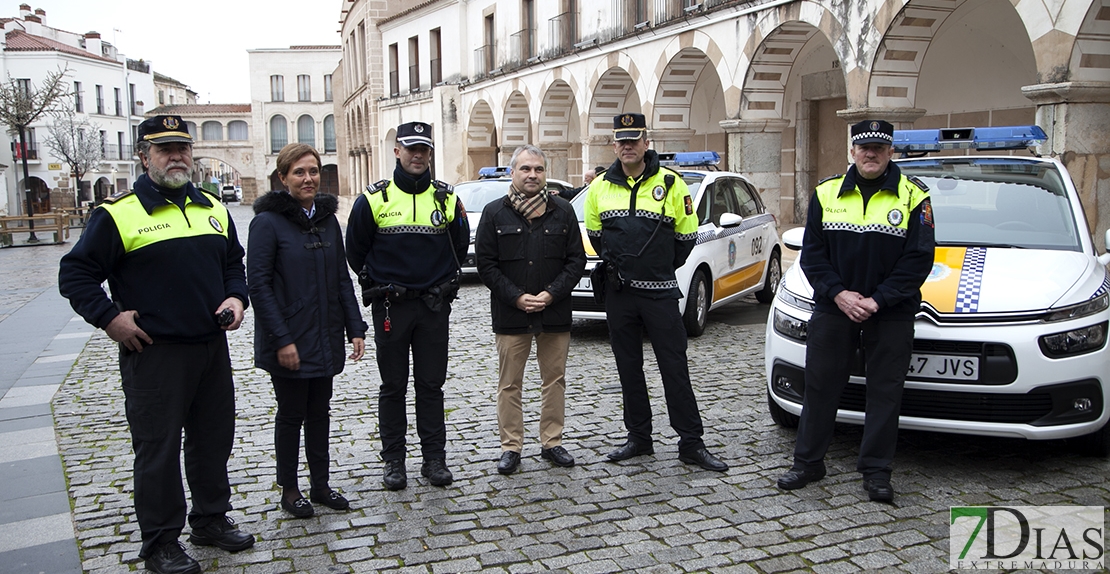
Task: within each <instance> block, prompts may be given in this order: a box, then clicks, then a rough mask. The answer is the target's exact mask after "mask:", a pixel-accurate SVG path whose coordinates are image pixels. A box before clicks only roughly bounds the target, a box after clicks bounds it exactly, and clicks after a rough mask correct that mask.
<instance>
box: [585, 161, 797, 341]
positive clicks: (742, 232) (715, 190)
mask: <svg viewBox="0 0 1110 574" xmlns="http://www.w3.org/2000/svg"><path fill="white" fill-rule="evenodd" d="M719 163H720V155H718V154H717V152H715V151H701V152H682V153H674V154H669V153H661V154H659V164H660V165H663V166H667V167H669V168H671V169H674V170H675V171H677V172H678V173H679V175H680V176H682V181H684V182H686V186H687V187H688V188H689V189H690V197H691V199H693V201H694V213H695V214H696V216H697V218H698V238H697V242H696V245H695V246H694V250H693V251H692V252H691V253H690V257H688V258H687V259H686V263H685V264H684V265H683V266H682V267H680V268H678V270H677V271H676V273H675V275H676V276H677V278H678V285H679V289H681V290H682V299H680V300H679V309H680V310H682V313H683V322H684V323H685V325H686V333H687V334H688V335H690V336H691V337H697V336H699V335H701V334H702V332H703V331H705V324H706V320H707V317H708V315H709V311H710V309H715V308H717V307H720V306H721V305H724V304H726V303H729V302H732V301H736V300H737V299H740V298H742V297H744V296H746V295H751V294H754V295H755V297H756V299H757V300H759V301H760V302H761V303H770V302H771V300H772V299H774V297H775V290H776V289H777V288H778V285H779V280H780V279H781V278H782V248H781V247H780V245H779V235H778V225H777V222H776V221H775V216H774V215H772V214H770V213H768V212H767V208H766V207H765V206H764V205H763V200H762V199H760V197H759V193H758V192H757V191H756V188H755V186H753V185H752V184H751V182H750V181H748V180H747V178H745V177H744V176H742V175H740V174H736V173H731V172H727V171H716V170H713V169H712V168H715V167H716V166H717V164H719ZM706 168H710V169H709V170H706V171H701V170H705V169H706ZM585 201H586V193H585V192H584V193H579V194H578V195H577V196H575V198H574V199H573V200H571V205H573V206H574V212H575V213H576V214H577V215H578V221H579V222H580V223H581V224H582V227H583V241H584V242H585V245H586V255H587V256H588V258H587V261H586V272H585V274H584V275H583V276H582V280H581V281H579V283H578V286H577V287H575V289H574V292H573V293H572V294H571V297H572V300H571V303H572V306H573V309H574V318H575V319H600V320H604V319H605V308H604V306H603V305H599V304H597V303H595V302H594V299H593V290H592V289H591V286H590V271H591V270H592V269H593V268H594V266H595V265H597V263H598V262H599V261H600V259H599V258H598V257H597V254H596V253H594V251H593V247H592V246H591V244H590V242H589V239H588V238H586V236H585V233H584V229H585V223H584V221H585V209H584V205H585Z"/></svg>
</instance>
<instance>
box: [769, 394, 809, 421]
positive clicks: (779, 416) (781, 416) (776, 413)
mask: <svg viewBox="0 0 1110 574" xmlns="http://www.w3.org/2000/svg"><path fill="white" fill-rule="evenodd" d="M767 410H769V411H771V420H773V421H775V424H777V425H779V426H780V427H783V428H788V429H796V428H798V422H799V421H800V420H801V419H800V418H799V417H798V415H796V414H794V413H792V412H790V411H788V410H786V409H784V408H782V407H780V406H779V404H778V403H776V402H775V399H774V397H772V396H771V391H769V390H768V391H767Z"/></svg>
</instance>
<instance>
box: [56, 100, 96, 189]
mask: <svg viewBox="0 0 1110 574" xmlns="http://www.w3.org/2000/svg"><path fill="white" fill-rule="evenodd" d="M49 129H50V131H49V133H48V134H47V136H46V146H47V147H49V148H50V150H51V151H53V152H54V155H55V156H56V157H58V158H61V160H62V161H63V162H65V164H66V165H68V166H69V169H70V171H72V172H73V176H74V177H75V178H76V179H77V182H76V184H75V188H76V189H75V191H74V192H73V206H74V207H78V206H80V205H81V181H83V180H84V178H85V174H87V173H88V172H90V171H94V170H96V169H98V168H99V167H100V162H101V161H103V160H104V146H103V142H101V141H100V138H99V137H97V134H98V133H100V126H98V125H96V124H93V123H89V121H88V120H87V119H85V118H80V117H78V116H77V114H76V113H75V112H73V111H72V108H70V110H67V111H65V112H58V113H55V114H54V122H53V123H51V124H50V128H49Z"/></svg>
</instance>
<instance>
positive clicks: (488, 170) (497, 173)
mask: <svg viewBox="0 0 1110 574" xmlns="http://www.w3.org/2000/svg"><path fill="white" fill-rule="evenodd" d="M512 171H513V170H512V168H511V167H509V166H507V165H498V166H492V165H489V166H486V167H480V168H478V179H493V178H497V177H504V176H506V175H509V174H510V173H512Z"/></svg>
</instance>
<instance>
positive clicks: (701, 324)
mask: <svg viewBox="0 0 1110 574" xmlns="http://www.w3.org/2000/svg"><path fill="white" fill-rule="evenodd" d="M708 316H709V284H708V283H707V282H706V280H705V272H704V271H702V270H701V269H698V270H697V271H694V278H693V279H691V280H690V290H689V291H687V292H686V310H685V312H684V313H683V314H682V322H683V323H685V324H686V334H687V335H689V336H691V337H700V336H701V334H702V333H703V332H705V323H706V321H707V320H708Z"/></svg>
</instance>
